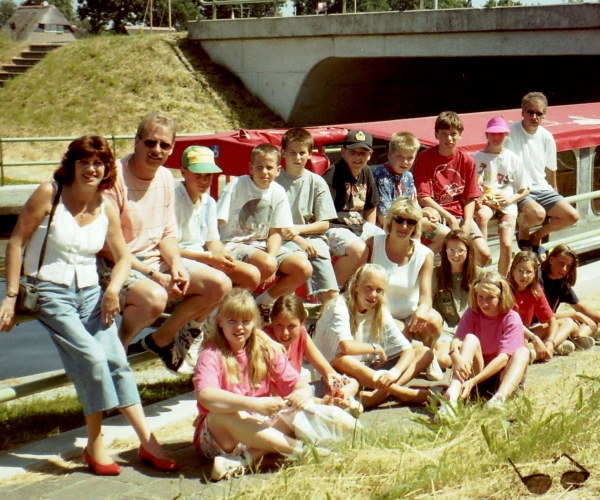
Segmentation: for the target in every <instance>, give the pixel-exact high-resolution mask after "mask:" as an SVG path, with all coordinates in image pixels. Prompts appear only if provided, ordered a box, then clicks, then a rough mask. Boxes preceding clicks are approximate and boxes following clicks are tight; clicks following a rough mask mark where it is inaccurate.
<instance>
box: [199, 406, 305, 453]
mask: <svg viewBox="0 0 600 500" xmlns="http://www.w3.org/2000/svg"><path fill="white" fill-rule="evenodd" d="M207 418H208V419H209V420H208V430H209V431H210V433H211V435H212V436H213V438H214V439H215V441H216V442H217V443H218V444H219V446H220V447H221V448H222V449H223V450H225V451H226V452H227V453H230V452H232V451H233V450H234V449H235V447H236V446H237V445H238V443H243V444H245V445H246V447H247V448H248V452H249V453H250V456H251V457H252V459H253V460H257V459H258V458H260V457H262V456H263V455H266V454H267V453H281V454H283V455H289V454H291V453H292V452H293V451H294V448H295V447H296V446H297V445H298V443H299V441H298V440H296V439H294V438H293V437H291V435H288V434H287V433H286V432H282V430H280V429H278V428H275V427H272V426H269V425H268V424H267V423H263V422H260V421H259V420H258V419H256V418H254V417H252V416H251V415H249V414H248V413H246V412H235V413H210V414H209V415H208V417H207ZM286 427H287V426H286ZM287 430H288V431H289V433H290V434H291V430H289V428H287Z"/></svg>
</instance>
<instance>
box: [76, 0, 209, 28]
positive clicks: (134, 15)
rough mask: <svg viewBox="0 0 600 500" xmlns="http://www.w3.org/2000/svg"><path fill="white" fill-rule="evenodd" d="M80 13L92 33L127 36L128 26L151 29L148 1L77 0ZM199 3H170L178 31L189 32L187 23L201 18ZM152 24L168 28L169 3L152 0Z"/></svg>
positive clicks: (183, 0)
mask: <svg viewBox="0 0 600 500" xmlns="http://www.w3.org/2000/svg"><path fill="white" fill-rule="evenodd" d="M77 4H78V6H77V14H78V15H79V18H80V19H81V20H82V21H87V22H88V23H89V26H90V31H91V33H94V34H95V33H99V32H101V31H104V30H110V31H114V32H116V33H124V32H125V26H127V25H131V26H150V2H149V1H148V0H78V1H77ZM199 7H200V3H199V2H198V1H197V0H171V25H172V26H173V27H174V28H175V29H177V30H185V29H187V22H188V21H190V20H194V19H199V18H200V8H199ZM152 25H153V26H155V27H159V26H160V27H167V26H169V3H168V0H153V1H152Z"/></svg>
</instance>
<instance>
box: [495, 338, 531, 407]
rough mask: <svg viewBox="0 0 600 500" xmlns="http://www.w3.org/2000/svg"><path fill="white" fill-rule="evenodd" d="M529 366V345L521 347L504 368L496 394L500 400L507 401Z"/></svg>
mask: <svg viewBox="0 0 600 500" xmlns="http://www.w3.org/2000/svg"><path fill="white" fill-rule="evenodd" d="M528 366H529V350H528V349H527V347H519V348H518V349H517V350H516V351H515V352H514V353H513V355H512V356H511V358H510V360H509V361H508V363H507V364H506V366H505V367H504V370H502V373H501V374H500V379H501V381H502V382H501V383H500V387H499V388H498V391H497V392H496V394H495V395H494V396H495V397H496V398H497V399H499V400H500V401H506V398H508V396H510V395H511V394H512V393H513V392H514V391H515V389H516V388H517V387H518V386H519V384H520V383H521V381H522V380H523V377H525V374H526V373H527V367H528Z"/></svg>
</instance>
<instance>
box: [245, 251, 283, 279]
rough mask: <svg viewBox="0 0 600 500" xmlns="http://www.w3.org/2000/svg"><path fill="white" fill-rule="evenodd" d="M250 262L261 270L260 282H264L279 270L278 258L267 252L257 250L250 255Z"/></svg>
mask: <svg viewBox="0 0 600 500" xmlns="http://www.w3.org/2000/svg"><path fill="white" fill-rule="evenodd" d="M250 264H252V265H253V266H254V267H256V268H257V269H258V271H259V272H260V282H261V283H263V282H264V281H265V280H266V279H268V278H270V277H271V276H273V273H274V272H275V271H277V259H276V258H275V257H273V256H272V255H270V254H268V253H267V252H263V251H262V250H256V251H255V252H254V253H253V254H252V257H250Z"/></svg>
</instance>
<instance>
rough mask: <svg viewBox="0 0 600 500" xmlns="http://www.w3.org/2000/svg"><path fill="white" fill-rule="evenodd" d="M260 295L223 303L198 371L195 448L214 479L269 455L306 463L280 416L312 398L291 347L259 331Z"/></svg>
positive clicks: (244, 294) (241, 294) (231, 296)
mask: <svg viewBox="0 0 600 500" xmlns="http://www.w3.org/2000/svg"><path fill="white" fill-rule="evenodd" d="M259 318H260V315H259V311H258V307H257V305H256V302H255V301H254V298H253V297H252V295H251V294H250V293H249V292H248V291H247V290H245V289H234V290H232V291H231V292H229V293H228V294H227V295H226V296H225V297H224V298H223V301H222V302H221V305H220V307H219V310H218V313H217V317H216V324H215V325H214V327H213V329H212V331H211V332H210V333H209V334H208V335H207V338H206V340H205V343H204V349H203V350H202V352H201V353H200V356H199V357H198V363H197V364H196V368H195V370H194V388H195V391H196V398H197V400H198V410H199V412H200V416H199V418H198V419H197V422H196V430H195V433H194V442H193V444H194V448H195V449H196V451H198V452H199V453H202V454H203V455H204V456H206V457H207V458H211V459H214V464H213V470H212V478H213V479H214V480H216V481H217V480H219V479H222V478H223V477H227V478H229V477H230V476H232V475H238V474H241V473H243V472H244V470H245V469H246V468H247V467H248V466H250V465H251V464H252V463H253V462H256V461H258V460H259V459H260V458H261V457H263V456H264V455H266V454H269V453H280V454H282V455H286V456H288V457H291V458H295V457H298V456H299V455H300V454H301V453H302V450H303V443H302V442H301V441H299V440H297V439H295V437H294V433H293V431H292V430H291V429H290V428H289V427H288V426H287V425H286V424H285V423H283V421H281V420H280V419H279V418H278V416H277V413H278V412H279V411H280V410H282V409H283V408H285V407H286V406H291V407H293V408H303V407H304V406H305V405H306V404H307V403H308V402H309V401H310V400H311V398H312V392H311V390H310V387H309V386H308V384H307V383H306V382H304V381H302V379H301V378H300V375H299V374H298V372H297V371H296V370H295V369H294V368H293V367H292V365H291V364H290V362H289V361H288V358H287V356H286V354H285V352H284V349H283V347H282V346H281V345H280V344H278V343H276V342H274V341H273V340H272V339H271V338H269V336H268V335H267V334H266V333H264V332H263V331H261V330H260V329H259V326H260V319H259Z"/></svg>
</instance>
